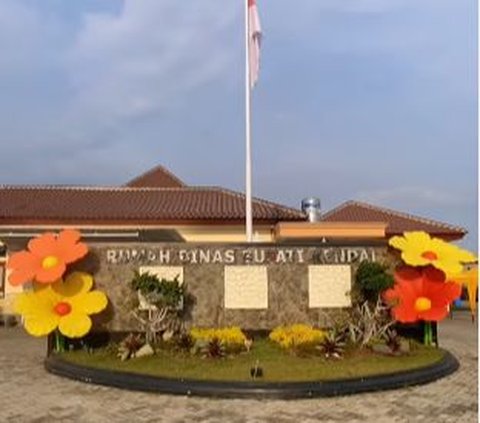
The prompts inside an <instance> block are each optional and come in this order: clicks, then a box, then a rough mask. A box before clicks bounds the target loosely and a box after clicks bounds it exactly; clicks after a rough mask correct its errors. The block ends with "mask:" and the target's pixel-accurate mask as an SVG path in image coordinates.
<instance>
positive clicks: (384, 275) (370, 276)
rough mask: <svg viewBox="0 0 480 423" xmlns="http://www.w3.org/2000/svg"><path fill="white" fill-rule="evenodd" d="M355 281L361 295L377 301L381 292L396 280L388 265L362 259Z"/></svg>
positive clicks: (371, 300)
mask: <svg viewBox="0 0 480 423" xmlns="http://www.w3.org/2000/svg"><path fill="white" fill-rule="evenodd" d="M355 282H356V285H357V288H358V289H359V291H360V294H361V296H362V297H363V298H364V299H365V300H367V301H370V302H373V303H375V302H376V301H377V299H378V297H379V295H380V293H382V292H383V291H385V290H386V289H388V288H391V287H392V286H393V283H394V280H393V276H392V275H391V274H390V273H389V271H388V267H387V266H385V265H383V264H380V263H372V262H369V261H362V262H361V263H360V265H359V266H358V269H357V273H356V274H355Z"/></svg>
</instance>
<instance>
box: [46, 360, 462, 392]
mask: <svg viewBox="0 0 480 423" xmlns="http://www.w3.org/2000/svg"><path fill="white" fill-rule="evenodd" d="M459 366H460V365H459V363H458V361H457V359H456V358H455V357H454V356H453V355H452V354H451V353H449V352H448V351H445V356H444V357H443V358H442V360H440V361H439V362H438V363H434V364H432V365H429V366H427V367H422V368H419V369H414V370H405V371H400V372H396V373H390V374H386V375H377V376H366V377H359V378H353V379H341V380H334V381H324V382H315V381H313V382H233V381H232V382H217V381H199V380H189V379H168V378H160V377H156V376H150V375H142V374H138V373H130V372H116V371H112V370H104V369H96V368H93V367H86V366H80V365H78V364H73V363H69V362H68V361H66V360H62V359H61V358H60V357H58V356H55V355H54V354H52V355H50V356H49V357H47V358H46V359H45V368H46V370H47V371H48V372H50V373H53V374H55V375H59V376H64V377H67V378H70V379H74V380H78V381H82V382H86V383H94V384H98V385H105V386H110V387H115V388H121V389H128V390H135V391H143V392H156V393H161V394H173V395H187V396H190V395H192V396H203V397H217V398H255V399H263V398H270V399H296V398H313V397H333V396H339V395H350V394H357V393H362V392H372V391H383V390H387V389H397V388H404V387H407V386H413V385H421V384H425V383H428V382H433V381H434V380H437V379H440V378H442V377H445V376H448V375H449V374H451V373H453V372H455V371H456V370H457V369H458V368H459Z"/></svg>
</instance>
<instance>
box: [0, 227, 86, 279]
mask: <svg viewBox="0 0 480 423" xmlns="http://www.w3.org/2000/svg"><path fill="white" fill-rule="evenodd" d="M79 240H80V232H78V231H75V230H71V229H66V230H64V231H62V232H60V233H59V234H58V235H55V234H53V233H46V234H43V235H41V236H39V237H37V238H34V239H32V240H30V242H29V243H28V250H23V251H20V252H18V253H14V254H12V256H11V257H10V259H9V260H8V263H7V268H8V269H10V270H11V271H12V272H11V274H10V276H9V278H8V281H9V282H10V284H11V285H22V284H24V283H25V282H30V281H34V282H38V283H53V282H55V281H56V280H58V279H60V278H61V277H62V276H63V274H64V273H65V270H66V268H67V264H69V263H73V262H74V261H76V260H78V259H80V258H82V257H84V256H85V255H86V254H87V252H88V248H87V246H86V245H85V244H84V243H82V242H79Z"/></svg>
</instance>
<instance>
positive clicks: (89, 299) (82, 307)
mask: <svg viewBox="0 0 480 423" xmlns="http://www.w3.org/2000/svg"><path fill="white" fill-rule="evenodd" d="M107 303H108V300H107V296H106V295H105V294H104V293H103V292H101V291H92V292H87V293H86V294H80V295H76V296H75V297H72V298H71V299H70V304H71V305H72V307H73V311H74V312H78V313H85V314H94V313H99V312H100V311H102V310H103V309H104V308H105V307H106V306H107Z"/></svg>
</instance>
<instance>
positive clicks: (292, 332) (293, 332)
mask: <svg viewBox="0 0 480 423" xmlns="http://www.w3.org/2000/svg"><path fill="white" fill-rule="evenodd" d="M325 335H326V332H325V331H323V330H320V329H314V328H313V327H312V326H309V325H304V324H294V325H290V326H278V327H276V328H275V329H274V330H273V331H272V332H270V335H269V338H270V340H271V341H273V342H275V343H277V344H279V345H280V346H281V347H282V348H285V349H289V350H296V349H298V348H301V349H303V348H305V347H310V346H314V345H316V344H319V343H320V342H321V341H322V340H323V339H324V338H325Z"/></svg>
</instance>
